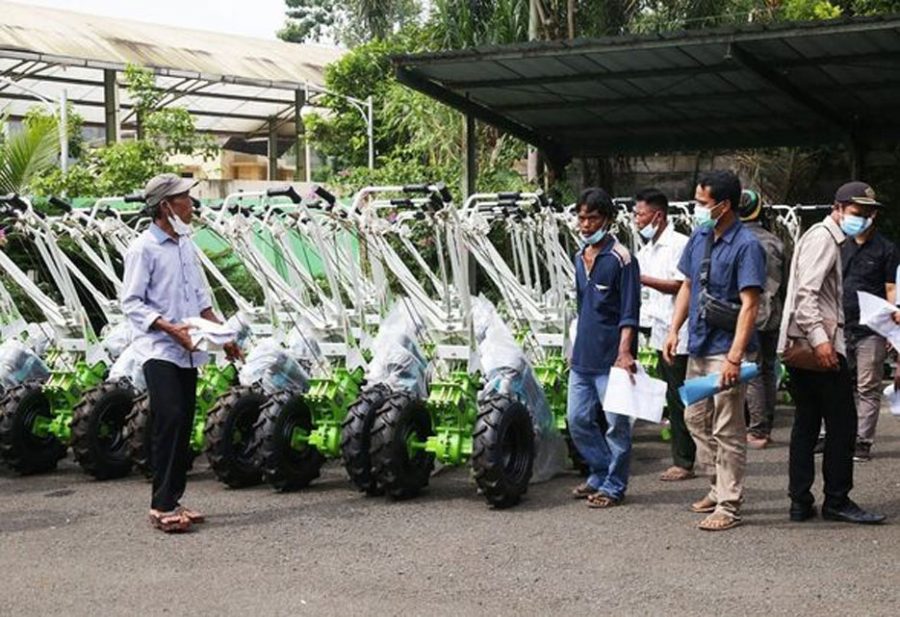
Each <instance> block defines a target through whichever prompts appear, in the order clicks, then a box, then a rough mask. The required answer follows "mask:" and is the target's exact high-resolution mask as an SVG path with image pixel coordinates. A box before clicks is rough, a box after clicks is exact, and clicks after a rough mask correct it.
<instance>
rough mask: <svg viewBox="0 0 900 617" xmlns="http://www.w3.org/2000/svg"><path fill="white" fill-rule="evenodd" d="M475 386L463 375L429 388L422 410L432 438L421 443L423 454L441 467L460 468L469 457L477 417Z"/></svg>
mask: <svg viewBox="0 0 900 617" xmlns="http://www.w3.org/2000/svg"><path fill="white" fill-rule="evenodd" d="M477 396H478V383H477V382H476V381H475V379H474V378H473V377H472V376H471V375H469V374H468V373H465V372H462V371H460V372H455V373H453V374H452V375H451V376H450V379H448V380H447V381H441V382H435V383H432V384H431V393H430V395H429V396H428V400H427V401H426V406H427V408H428V411H429V413H430V414H431V417H432V420H433V424H434V434H433V435H430V436H429V437H428V439H426V440H425V451H427V452H431V453H432V454H434V456H435V458H437V460H439V461H440V462H441V463H443V464H445V465H462V464H464V463H465V462H466V461H467V460H468V459H469V457H470V456H471V455H472V431H473V430H474V428H475V419H476V418H477V417H478V403H477Z"/></svg>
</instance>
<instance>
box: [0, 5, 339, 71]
mask: <svg viewBox="0 0 900 617" xmlns="http://www.w3.org/2000/svg"><path fill="white" fill-rule="evenodd" d="M0 15H2V16H3V17H2V20H0V49H3V50H23V51H35V52H39V53H43V54H50V55H56V56H69V57H72V58H84V59H86V60H96V61H99V62H109V63H115V64H118V65H120V66H124V65H125V64H127V63H131V64H139V65H141V66H147V67H154V68H167V69H174V70H181V71H192V72H196V73H206V74H210V75H231V76H238V77H246V78H250V79H260V80H267V81H273V82H279V81H281V82H293V83H294V84H303V83H304V82H305V81H309V82H312V83H316V84H320V85H321V84H322V69H323V68H324V67H325V65H326V64H328V63H330V62H333V61H335V60H337V59H338V58H340V56H341V54H342V51H341V50H339V49H335V48H330V47H325V46H321V45H299V44H294V43H286V42H284V41H275V40H272V41H269V40H265V39H254V38H249V37H243V36H236V35H231V34H219V33H215V32H207V31H204V30H190V29H187V28H176V27H172V26H163V25H158V24H149V23H143V22H138V21H132V20H128V19H112V18H109V17H99V16H95V15H86V14H84V13H76V12H73V11H62V10H59V9H50V8H44V7H38V6H26V5H23V4H17V3H14V2H0Z"/></svg>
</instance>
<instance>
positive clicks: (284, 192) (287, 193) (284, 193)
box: [266, 184, 303, 204]
mask: <svg viewBox="0 0 900 617" xmlns="http://www.w3.org/2000/svg"><path fill="white" fill-rule="evenodd" d="M266 196H267V197H287V198H288V199H290V200H291V203H295V204H299V203H300V202H301V201H303V198H302V197H300V195H298V194H297V190H296V189H295V188H294V187H293V186H291V185H290V184H289V185H287V186H285V187H280V188H275V189H268V190H267V191H266Z"/></svg>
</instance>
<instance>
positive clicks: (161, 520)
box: [150, 510, 191, 533]
mask: <svg viewBox="0 0 900 617" xmlns="http://www.w3.org/2000/svg"><path fill="white" fill-rule="evenodd" d="M150 524H151V525H152V526H153V527H155V528H156V529H159V530H160V531H162V532H164V533H183V532H185V531H189V530H190V528H191V521H190V520H189V519H188V518H187V517H185V516H184V515H182V514H181V513H180V512H178V511H177V510H172V511H171V512H159V511H157V510H151V512H150Z"/></svg>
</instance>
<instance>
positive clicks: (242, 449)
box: [203, 386, 269, 488]
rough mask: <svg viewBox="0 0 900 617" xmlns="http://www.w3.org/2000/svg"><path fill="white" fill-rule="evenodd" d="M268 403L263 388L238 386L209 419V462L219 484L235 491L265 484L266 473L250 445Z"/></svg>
mask: <svg viewBox="0 0 900 617" xmlns="http://www.w3.org/2000/svg"><path fill="white" fill-rule="evenodd" d="M268 401H269V397H268V396H267V395H266V394H265V393H264V392H263V390H262V388H261V387H259V386H251V387H246V386H236V387H232V388H231V389H230V390H229V391H228V392H227V393H226V394H225V396H224V397H222V398H221V399H220V400H219V402H218V403H216V405H215V407H213V408H212V409H211V410H210V412H209V414H208V415H207V416H206V426H205V428H204V431H203V432H204V434H205V436H206V439H205V451H206V458H207V459H208V460H209V465H210V467H212V470H213V472H214V473H215V474H216V477H217V478H218V479H219V481H221V482H223V483H224V484H226V485H227V486H230V487H231V488H243V487H246V486H253V485H255V484H259V483H260V482H262V472H261V471H260V470H259V467H257V466H256V463H255V462H254V461H253V457H252V456H251V455H250V444H251V443H252V442H253V427H254V426H255V425H256V422H257V421H258V420H259V416H260V413H261V412H262V409H263V407H264V406H265V405H266V403H267V402H268Z"/></svg>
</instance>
